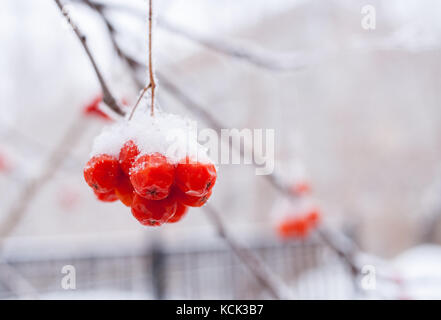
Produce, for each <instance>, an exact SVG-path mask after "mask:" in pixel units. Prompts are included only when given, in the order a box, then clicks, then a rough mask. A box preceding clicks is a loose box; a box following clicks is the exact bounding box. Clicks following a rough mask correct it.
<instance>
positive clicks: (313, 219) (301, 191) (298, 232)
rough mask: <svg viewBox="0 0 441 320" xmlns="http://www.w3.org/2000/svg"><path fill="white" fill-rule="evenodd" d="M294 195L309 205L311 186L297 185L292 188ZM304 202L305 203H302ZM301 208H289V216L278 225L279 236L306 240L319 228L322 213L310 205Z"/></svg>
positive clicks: (301, 182) (302, 182)
mask: <svg viewBox="0 0 441 320" xmlns="http://www.w3.org/2000/svg"><path fill="white" fill-rule="evenodd" d="M290 190H291V192H292V193H293V195H295V196H296V197H299V201H300V202H301V203H303V204H304V202H306V203H308V199H307V198H308V195H309V194H310V192H311V186H310V184H309V182H307V181H300V182H298V183H295V184H293V185H292V186H291V188H290ZM302 201H303V202H302ZM300 207H301V208H300V209H299V208H289V212H288V214H285V215H284V216H283V218H282V219H280V220H279V221H278V223H277V225H276V230H277V233H278V235H279V236H280V237H281V238H283V239H291V238H298V239H302V238H306V237H307V236H309V235H310V234H311V232H312V231H313V230H314V229H315V228H317V226H318V224H319V222H320V220H321V212H320V210H319V209H318V208H317V207H312V206H311V205H310V204H307V205H306V206H305V205H303V206H302V205H300Z"/></svg>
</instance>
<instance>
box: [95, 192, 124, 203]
mask: <svg viewBox="0 0 441 320" xmlns="http://www.w3.org/2000/svg"><path fill="white" fill-rule="evenodd" d="M93 192H94V193H95V196H96V197H97V199H98V200H100V201H103V202H113V201H116V200H118V197H117V196H116V194H115V191H113V190H112V191H109V192H104V193H99V192H96V191H95V190H94V191H93Z"/></svg>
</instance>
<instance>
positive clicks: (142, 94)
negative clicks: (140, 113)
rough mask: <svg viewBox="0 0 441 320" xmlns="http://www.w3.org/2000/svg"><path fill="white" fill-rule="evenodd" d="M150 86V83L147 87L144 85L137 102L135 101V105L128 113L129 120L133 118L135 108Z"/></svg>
mask: <svg viewBox="0 0 441 320" xmlns="http://www.w3.org/2000/svg"><path fill="white" fill-rule="evenodd" d="M151 86H152V84H151V83H149V84H148V85H146V86H145V87H144V89H142V92H141V94H140V95H139V98H138V100H137V101H136V103H135V105H134V106H133V108H132V111H131V112H130V115H129V120H131V119H132V118H133V115H134V114H135V111H136V108H137V107H138V104H139V102H140V101H141V99H142V97H144V95H145V93H146V92H147V90H148V89H149V88H150V87H151Z"/></svg>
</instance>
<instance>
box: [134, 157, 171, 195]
mask: <svg viewBox="0 0 441 320" xmlns="http://www.w3.org/2000/svg"><path fill="white" fill-rule="evenodd" d="M174 177H175V167H174V165H172V164H171V163H170V162H169V161H167V158H166V157H164V156H163V155H161V154H159V153H154V154H149V155H144V156H141V157H139V158H138V159H137V160H136V161H135V162H134V163H133V166H132V169H131V170H130V181H131V182H132V185H133V188H134V189H135V191H136V193H137V194H138V195H140V196H142V197H144V198H146V199H149V200H161V199H165V198H166V197H167V196H168V195H169V193H170V188H171V186H172V184H173V181H174Z"/></svg>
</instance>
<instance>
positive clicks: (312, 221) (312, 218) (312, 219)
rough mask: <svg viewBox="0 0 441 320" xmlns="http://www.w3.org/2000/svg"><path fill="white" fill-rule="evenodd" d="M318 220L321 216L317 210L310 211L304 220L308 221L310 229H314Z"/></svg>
mask: <svg viewBox="0 0 441 320" xmlns="http://www.w3.org/2000/svg"><path fill="white" fill-rule="evenodd" d="M320 218H321V214H320V211H319V210H318V209H312V210H311V211H309V212H308V214H307V215H306V219H307V220H308V223H309V225H310V226H311V227H316V226H317V224H318V223H319V222H320Z"/></svg>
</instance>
